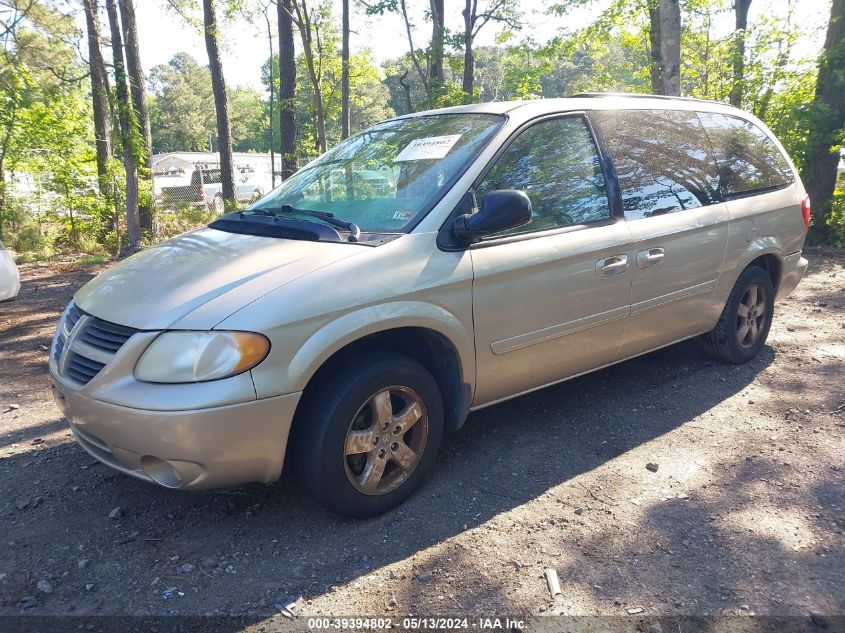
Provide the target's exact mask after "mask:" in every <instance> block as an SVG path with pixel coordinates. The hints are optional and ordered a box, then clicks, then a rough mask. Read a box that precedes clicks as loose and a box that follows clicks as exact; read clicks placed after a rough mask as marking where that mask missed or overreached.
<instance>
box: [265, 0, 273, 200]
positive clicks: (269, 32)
mask: <svg viewBox="0 0 845 633" xmlns="http://www.w3.org/2000/svg"><path fill="white" fill-rule="evenodd" d="M269 10H270V5H269V4H268V5H267V6H266V7H264V20H265V21H266V22H267V42H268V43H269V44H270V63H269V65H268V66H269V70H270V104H269V105H270V117H269V127H268V129H267V131H268V132H269V135H270V185H271V187H272V188H273V189H275V188H276V139H275V138H274V137H275V134H273V117H274V116H275V108H274V105H275V103H274V101H275V97H274V94H275V92H276V77H275V75H276V73H275V72H273V28H272V27H271V26H270V15H269V14H268V11H269Z"/></svg>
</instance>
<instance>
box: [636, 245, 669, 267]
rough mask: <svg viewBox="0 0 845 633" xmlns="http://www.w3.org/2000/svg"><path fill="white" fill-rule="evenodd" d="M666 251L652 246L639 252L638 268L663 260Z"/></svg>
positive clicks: (653, 264)
mask: <svg viewBox="0 0 845 633" xmlns="http://www.w3.org/2000/svg"><path fill="white" fill-rule="evenodd" d="M665 256H666V251H664V250H663V249H662V248H650V249H648V250H647V251H640V252H639V253H637V268H648V267H649V266H655V265H656V264H659V263H660V262H662V261H663V258H664V257H665Z"/></svg>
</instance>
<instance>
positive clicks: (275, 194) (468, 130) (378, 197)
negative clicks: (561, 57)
mask: <svg viewBox="0 0 845 633" xmlns="http://www.w3.org/2000/svg"><path fill="white" fill-rule="evenodd" d="M504 120H505V119H504V117H502V116H499V115H490V114H436V115H430V116H419V117H412V118H407V119H398V120H394V121H386V122H384V123H379V124H377V125H375V126H373V127H371V128H369V129H368V130H365V131H364V132H361V133H360V134H358V135H356V136H353V137H352V138H349V139H347V140H346V141H344V142H343V143H341V144H340V145H338V146H336V147H334V148H333V149H331V150H329V151H328V152H326V153H325V154H323V155H322V156H321V157H320V158H318V159H317V160H316V161H315V162H313V163H311V164H310V165H308V166H307V167H305V168H304V169H302V170H301V171H299V172H297V173H296V174H294V175H293V176H292V177H291V178H289V179H288V180H287V181H285V182H284V183H283V184H282V185H280V186H279V187H277V188H276V189H274V190H273V191H272V192H270V193H269V194H268V195H267V196H266V197H264V198H263V199H261V200H259V201H258V202H257V203H256V204H254V205H253V206H252V207H250V209H252V210H256V211H258V210H262V209H266V210H278V209H280V208H282V207H286V206H289V207H293V208H294V209H306V210H311V211H323V212H328V213H331V214H333V215H334V216H335V217H336V218H338V219H342V220H345V221H347V222H353V223H355V224H357V225H358V226H359V227H360V229H361V230H362V231H365V232H372V233H379V232H384V233H396V232H403V231H405V230H407V228H408V227H411V226H413V224H414V222H415V220H416V219H417V218H418V216H420V215H421V214H423V213H426V212H428V211H429V210H430V208H431V206H432V205H433V204H434V203H435V202H436V201H437V200H439V199H440V196H441V195H442V194H443V193H444V192H445V189H446V187H447V186H449V185H450V184H451V183H452V182H453V181H454V180H455V179H456V178H457V177H458V176H459V175H460V174H461V173H463V170H464V169H465V168H466V167H467V165H468V164H469V162H470V161H471V160H472V159H474V158H475V157H476V156H477V155H478V153H479V152H480V151H481V149H482V148H483V147H484V146H485V145H486V144H487V142H488V141H489V140H490V138H491V137H492V136H493V134H494V133H495V132H496V130H498V129H499V127H501V125H502V123H504ZM293 212H294V213H295V211H293Z"/></svg>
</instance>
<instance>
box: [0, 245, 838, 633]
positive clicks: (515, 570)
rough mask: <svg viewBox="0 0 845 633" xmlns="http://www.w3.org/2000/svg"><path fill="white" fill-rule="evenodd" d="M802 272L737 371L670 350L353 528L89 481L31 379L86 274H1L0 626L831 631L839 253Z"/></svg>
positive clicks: (277, 490) (529, 418)
mask: <svg viewBox="0 0 845 633" xmlns="http://www.w3.org/2000/svg"><path fill="white" fill-rule="evenodd" d="M809 258H810V260H811V271H810V273H809V275H808V277H807V278H806V279H805V280H804V281H803V282H802V284H801V285H800V286H799V288H798V289H797V290H796V292H795V293H794V294H793V295H792V296H791V297H790V298H789V299H787V300H785V301H784V302H782V303H780V304H778V306H777V310H776V317H775V323H774V326H773V328H772V331H771V335H770V337H769V341H768V345H767V346H766V347H765V348H764V350H763V352H762V353H761V355H760V356H759V357H758V358H757V359H756V360H755V361H753V362H751V363H749V364H747V365H744V366H738V367H734V366H727V365H724V364H720V363H718V362H714V361H712V360H708V359H706V358H705V357H703V356H702V355H701V354H700V353H699V351H698V349H697V347H696V345H695V344H693V343H684V344H680V345H676V346H673V347H671V348H667V349H664V350H661V351H658V352H655V353H652V354H649V355H647V356H643V357H641V358H638V359H635V360H633V361H629V362H626V363H623V364H621V365H617V366H615V367H612V368H610V369H606V370H603V371H600V372H597V373H595V374H592V375H590V376H586V377H582V378H579V379H576V380H573V381H570V382H568V383H564V384H562V385H559V386H556V387H552V388H548V389H545V390H543V391H540V392H537V393H535V394H532V395H530V396H524V397H521V398H518V399H516V400H512V401H510V402H507V403H505V404H501V405H498V406H495V407H491V408H488V409H485V410H483V411H479V412H477V413H474V414H472V415H471V416H470V419H469V420H468V422H467V424H466V426H465V427H464V428H463V429H462V430H461V431H459V432H457V433H454V434H452V435H450V436H447V438H446V440H445V443H444V448H443V449H442V453H441V455H440V459H439V463H438V467H437V469H436V471H435V473H434V475H433V476H432V477H430V478H429V479H428V480H427V482H426V483H425V484H424V485H423V487H422V489H421V490H420V491H419V492H418V493H417V494H416V495H415V496H414V497H413V498H412V499H411V500H410V501H409V502H407V503H406V504H405V505H404V506H402V507H401V508H399V509H398V510H397V511H394V512H392V513H390V514H388V515H386V516H384V517H381V518H378V519H374V520H371V521H365V522H354V521H350V520H345V519H340V518H338V517H336V516H334V515H331V514H329V513H327V512H326V511H324V510H323V509H322V508H320V507H318V506H317V505H315V504H314V503H311V502H310V501H307V500H301V499H299V498H298V497H297V496H296V495H295V490H293V489H292V488H293V487H292V484H291V483H290V482H289V481H288V479H287V478H286V477H284V476H283V478H282V481H280V482H279V483H277V484H273V485H270V486H262V485H255V486H246V487H242V488H238V489H231V490H224V491H217V492H212V493H179V492H172V491H167V490H164V489H159V488H156V487H153V486H151V485H147V484H145V483H143V482H139V481H135V480H133V479H130V478H128V477H125V476H123V475H120V474H118V473H115V472H112V471H111V470H109V469H108V468H107V467H105V466H102V465H100V464H98V463H97V462H96V461H95V460H94V459H92V458H91V457H89V456H88V455H87V454H86V453H85V452H84V451H83V450H82V449H81V448H80V447H78V446H77V445H76V444H75V443H74V442H73V441H72V439H71V434H70V432H69V431H68V429H67V427H66V423H65V422H64V420H63V419H62V417H61V415H60V414H59V412H58V409H57V408H56V407H55V405H54V404H53V402H52V400H51V397H50V393H49V389H48V376H47V349H48V346H49V344H50V339H51V336H52V333H53V329H54V327H55V323H56V321H57V319H58V317H59V315H60V313H61V310H62V309H63V307H64V306H65V304H66V303H67V301H68V300H69V299H70V297H71V295H72V293H73V292H74V290H75V289H76V288H78V287H79V286H80V285H81V284H83V283H84V282H85V281H87V280H88V279H89V278H91V277H92V276H93V275H94V274H95V273H96V272H97V271H96V269H92V268H88V269H85V268H79V267H74V266H64V267H62V266H55V265H53V266H24V267H23V268H22V276H23V287H22V290H21V294H20V297H19V299H18V301H17V302H14V303H9V304H2V305H0V525H2V543H0V547H2V556H0V615H6V616H8V615H19V614H26V615H30V614H32V615H35V614H53V615H57V614H81V615H86V616H88V615H94V614H99V615H129V614H132V615H156V616H163V615H169V614H189V615H190V614H193V615H202V614H221V615H231V614H235V615H240V616H243V617H244V618H245V620H244V621H245V622H246V626H247V627H248V628H255V629H256V630H262V627H263V626H264V625H266V624H267V623H268V622H273V621H275V620H270V618H272V617H273V614H274V613H275V612H276V609H275V607H274V605H275V603H276V602H277V601H278V599H279V597H280V596H291V598H297V597H299V596H302V597H303V602H302V603H301V605H302V607H303V613H304V614H308V615H318V614H324V615H327V614H331V615H339V614H345V615H373V616H393V617H400V616H401V615H407V614H409V613H412V614H443V615H448V614H463V615H481V614H486V615H491V614H504V613H509V614H522V615H534V616H536V615H541V614H542V615H548V614H557V613H562V614H577V615H611V616H613V615H626V614H628V613H631V612H637V611H638V610H640V609H641V610H642V611H641V612H640V613H639V614H638V616H637V617H641V618H645V619H644V620H641V621H640V625H638V626H645V628H642V629H641V630H644V631H645V630H648V618H652V619H653V618H661V617H681V616H713V615H721V616H731V615H738V616H740V615H747V614H749V613H754V614H759V615H770V616H796V620H795V622H803V623H808V624H807V626H810V627H814V626H815V627H816V628H818V629H819V630H823V629H822V626H821V625H827V627H828V630H834V629H835V628H836V627H837V626H838V625H840V624H845V621H843V620H837V619H836V617H835V616H841V615H842V614H843V613H845V463H843V462H845V460H843V457H845V254H843V253H842V252H841V251H840V252H835V251H811V252H810V253H809ZM647 465H655V466H656V468H655V467H654V466H649V467H647ZM117 508H119V510H117ZM546 568H553V569H555V570H556V571H557V574H558V576H559V578H560V583H561V587H562V591H563V593H562V595H559V596H557V597H556V598H555V599H552V598H551V597H550V595H549V590H548V588H547V584H546V579H545V577H544V570H545V569H546ZM814 612H815V613H816V616H815V620H816V622H815V623H814V622H811V620H810V615H811V614H812V613H814ZM822 616H824V618H823V617H822ZM276 617H277V618H278V617H279V616H278V615H277V616H276ZM825 618H826V619H827V621H826V622H825V621H824V619H825ZM746 620H750V619H749V618H746ZM642 622H645V623H646V624H642ZM819 623H820V624H819ZM256 627H257V628H256ZM672 630H674V629H672ZM678 630H680V627H679V629H678Z"/></svg>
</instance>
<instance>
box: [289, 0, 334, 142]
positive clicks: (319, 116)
mask: <svg viewBox="0 0 845 633" xmlns="http://www.w3.org/2000/svg"><path fill="white" fill-rule="evenodd" d="M294 11H295V12H296V16H297V17H296V26H297V28H298V29H299V35H300V37H301V39H302V52H303V54H304V55H305V66H306V68H307V69H308V78H309V79H310V80H311V87H312V89H313V90H314V127H315V128H316V131H317V139H316V141H317V142H316V149H317V151H318V152H320V153H321V154H323V153H325V151H326V149H327V148H326V110H325V106H324V104H323V86H322V77H321V76H320V75H319V74H318V73H317V65H316V64H315V62H314V34H313V28H312V25H313V23H312V21H311V13H310V12H309V11H308V3H307V2H306V0H296V1H295V2H294Z"/></svg>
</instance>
